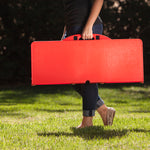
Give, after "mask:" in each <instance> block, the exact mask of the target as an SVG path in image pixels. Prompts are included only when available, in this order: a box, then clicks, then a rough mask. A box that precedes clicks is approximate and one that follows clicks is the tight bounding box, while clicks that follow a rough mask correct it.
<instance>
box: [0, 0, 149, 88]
mask: <svg viewBox="0 0 150 150" xmlns="http://www.w3.org/2000/svg"><path fill="white" fill-rule="evenodd" d="M63 14H64V12H63V3H62V0H56V1H54V0H36V1H35V0H0V84H1V85H2V84H8V83H9V84H10V83H28V84H30V82H31V71H30V70H31V67H30V66H31V59H30V57H31V56H30V51H31V43H32V42H33V41H43V40H46V41H48V40H60V38H61V35H62V32H63V27H64V16H63ZM101 18H102V20H103V22H104V33H103V34H104V35H106V36H109V37H110V38H113V39H125V38H141V39H142V40H143V47H144V73H145V74H144V76H145V82H148V81H149V80H150V0H104V5H103V8H102V11H101Z"/></svg>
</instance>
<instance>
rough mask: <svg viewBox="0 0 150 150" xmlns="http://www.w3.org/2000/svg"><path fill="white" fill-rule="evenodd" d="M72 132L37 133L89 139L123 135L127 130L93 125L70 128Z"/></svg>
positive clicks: (39, 134)
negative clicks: (82, 127)
mask: <svg viewBox="0 0 150 150" xmlns="http://www.w3.org/2000/svg"><path fill="white" fill-rule="evenodd" d="M71 130H72V131H73V133H67V132H48V133H37V134H38V136H57V137H59V136H78V137H82V138H84V139H85V140H90V139H110V138H114V137H122V136H125V135H126V134H127V133H128V130H126V129H123V130H115V129H113V130H111V129H108V130H104V128H103V127H102V126H94V127H88V128H84V129H76V128H71Z"/></svg>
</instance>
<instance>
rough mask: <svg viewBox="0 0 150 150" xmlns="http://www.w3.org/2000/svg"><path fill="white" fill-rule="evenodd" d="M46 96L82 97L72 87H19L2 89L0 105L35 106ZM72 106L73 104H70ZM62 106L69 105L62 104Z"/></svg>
mask: <svg viewBox="0 0 150 150" xmlns="http://www.w3.org/2000/svg"><path fill="white" fill-rule="evenodd" d="M40 94H44V95H45V96H46V95H50V96H56V95H57V94H60V95H66V96H68V95H71V97H78V98H79V97H80V96H79V95H78V94H77V93H76V92H75V91H73V88H72V86H71V85H50V86H49V85H41V86H33V87H31V86H20V87H19V86H18V87H0V103H1V104H3V105H7V104H8V105H13V104H14V105H16V104H34V103H35V102H36V101H37V100H36V98H37V97H38V96H39V95H40ZM69 104H71V103H69ZM60 105H68V103H65V102H62V103H61V104H60Z"/></svg>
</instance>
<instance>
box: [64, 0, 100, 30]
mask: <svg viewBox="0 0 150 150" xmlns="http://www.w3.org/2000/svg"><path fill="white" fill-rule="evenodd" d="M63 2H64V13H65V24H66V25H67V26H68V27H71V26H74V25H81V26H84V25H85V23H86V21H87V19H88V17H89V13H90V10H91V7H92V0H63ZM97 23H102V20H101V18H100V17H98V18H97V19H96V21H95V24H97Z"/></svg>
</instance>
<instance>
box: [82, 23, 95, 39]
mask: <svg viewBox="0 0 150 150" xmlns="http://www.w3.org/2000/svg"><path fill="white" fill-rule="evenodd" d="M92 38H93V31H92V27H91V26H90V27H88V26H85V28H84V29H83V32H82V39H83V40H90V39H92Z"/></svg>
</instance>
